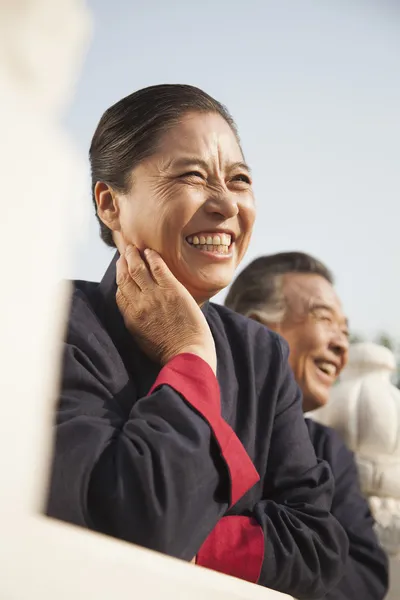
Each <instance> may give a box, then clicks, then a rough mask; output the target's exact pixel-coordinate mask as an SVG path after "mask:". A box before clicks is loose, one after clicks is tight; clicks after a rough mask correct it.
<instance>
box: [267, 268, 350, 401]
mask: <svg viewBox="0 0 400 600" xmlns="http://www.w3.org/2000/svg"><path fill="white" fill-rule="evenodd" d="M283 293H284V296H285V298H286V302H287V307H288V308H287V313H286V316H285V319H284V321H283V322H282V323H281V324H280V326H279V329H278V330H279V333H280V334H281V335H282V336H283V337H284V338H285V339H286V340H287V342H288V343H289V347H290V356H289V362H290V365H291V367H292V369H293V372H294V375H295V378H296V381H297V383H298V384H299V386H300V388H301V390H302V392H303V410H304V411H305V412H307V411H310V410H314V409H316V408H319V407H321V406H324V405H325V404H326V402H327V401H328V398H329V391H330V388H331V387H332V385H333V384H334V382H335V381H336V379H337V378H338V376H339V374H340V372H341V371H342V369H343V368H344V367H345V365H346V363H347V358H348V346H349V342H348V324H347V319H346V317H345V315H344V314H343V310H342V306H341V303H340V301H339V298H338V297H337V295H336V293H335V290H334V289H333V287H332V285H331V284H330V283H329V282H328V281H327V280H326V279H324V278H323V277H321V276H320V275H314V274H303V273H288V274H287V275H285V276H284V281H283Z"/></svg>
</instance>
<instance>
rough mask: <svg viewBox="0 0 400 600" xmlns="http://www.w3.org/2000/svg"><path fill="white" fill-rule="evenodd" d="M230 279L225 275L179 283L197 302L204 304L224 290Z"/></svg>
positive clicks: (192, 278)
mask: <svg viewBox="0 0 400 600" xmlns="http://www.w3.org/2000/svg"><path fill="white" fill-rule="evenodd" d="M231 280H232V277H228V276H227V275H225V276H222V275H220V276H219V277H209V278H207V279H204V278H203V277H202V278H194V277H191V278H190V280H187V281H186V282H181V283H183V285H184V286H185V288H186V289H187V290H188V291H189V292H190V293H191V295H192V296H193V298H195V300H196V301H197V302H205V301H207V300H210V299H211V298H212V297H213V296H216V295H217V294H218V293H219V292H221V291H222V290H223V289H225V288H226V287H227V286H228V285H229V284H230V282H231Z"/></svg>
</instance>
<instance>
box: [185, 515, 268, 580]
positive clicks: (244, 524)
mask: <svg viewBox="0 0 400 600" xmlns="http://www.w3.org/2000/svg"><path fill="white" fill-rule="evenodd" d="M264 547H265V544H264V532H263V530H262V527H261V526H260V525H259V524H258V523H257V521H256V520H255V519H253V518H252V517H243V516H229V517H223V518H222V519H221V520H220V521H219V522H218V523H217V525H216V526H215V528H214V529H213V531H212V532H211V533H210V535H209V536H208V538H207V539H206V541H205V542H204V544H203V545H202V547H201V548H200V550H199V552H198V554H197V557H196V564H198V565H200V566H202V567H206V568H207V569H212V570H213V571H219V572H220V573H225V575H232V576H233V577H238V578H239V579H245V580H246V581H250V582H251V583H257V582H258V580H259V578H260V573H261V567H262V564H263V560H264Z"/></svg>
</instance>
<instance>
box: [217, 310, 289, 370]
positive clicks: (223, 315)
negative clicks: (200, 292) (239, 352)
mask: <svg viewBox="0 0 400 600" xmlns="http://www.w3.org/2000/svg"><path fill="white" fill-rule="evenodd" d="M207 320H208V321H209V323H210V325H211V327H212V329H213V332H215V331H216V332H217V333H218V334H219V335H221V336H224V337H225V338H226V339H227V341H228V342H231V343H240V344H241V348H242V349H243V350H245V349H250V348H254V349H257V350H258V351H263V352H267V353H269V354H271V355H275V356H276V357H277V358H278V359H279V358H280V359H286V358H287V356H288V354H289V351H288V345H287V343H286V341H285V340H284V339H283V338H282V337H281V336H280V335H278V334H277V333H275V332H274V331H271V330H270V329H268V328H267V327H265V326H264V325H262V324H261V323H258V322H257V321H255V320H254V319H249V318H248V317H244V316H243V315H239V314H238V313H236V312H234V311H233V310H231V309H229V308H227V307H226V306H223V305H220V304H214V303H211V302H210V303H209V306H208V313H207ZM264 358H265V354H264Z"/></svg>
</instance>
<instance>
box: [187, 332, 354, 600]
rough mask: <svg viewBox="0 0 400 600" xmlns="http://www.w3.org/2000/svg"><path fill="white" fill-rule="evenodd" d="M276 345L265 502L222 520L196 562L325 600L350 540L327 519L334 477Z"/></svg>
mask: <svg viewBox="0 0 400 600" xmlns="http://www.w3.org/2000/svg"><path fill="white" fill-rule="evenodd" d="M277 343H278V344H279V348H280V353H281V360H280V365H279V366H278V368H279V369H280V374H279V396H278V400H277V404H276V414H275V420H274V425H273V431H272V438H271V445H270V451H269V456H268V465H267V472H266V479H265V481H266V485H265V489H264V491H263V499H262V500H261V501H260V502H258V503H257V504H256V505H255V506H254V508H253V511H252V514H251V515H239V516H238V517H231V516H226V517H224V518H223V519H221V521H220V522H219V523H218V526H217V527H216V528H215V529H214V530H213V532H212V533H211V534H210V536H209V537H208V538H207V540H206V542H205V544H204V545H203V546H202V548H201V549H200V552H199V554H198V560H197V562H198V563H199V564H200V565H204V566H208V567H210V568H215V569H216V570H220V571H223V572H226V573H229V574H231V575H236V576H240V577H243V578H244V579H248V580H250V581H254V582H258V583H259V584H261V585H263V586H266V587H270V588H273V589H276V590H278V591H281V592H283V593H286V594H289V595H291V596H294V597H296V598H298V599H302V598H304V599H306V598H307V599H308V600H312V599H315V598H321V597H322V596H324V595H325V594H326V593H327V592H328V591H329V590H330V589H332V588H333V587H334V586H335V585H336V584H337V583H338V581H339V580H340V578H341V576H342V573H343V568H344V563H345V560H346V558H347V554H348V541H347V537H346V534H345V532H344V531H343V529H342V527H341V526H340V525H339V523H338V522H337V520H336V519H335V518H334V517H333V516H332V515H331V514H330V509H331V503H332V496H333V487H334V484H333V477H332V473H331V470H330V468H329V466H328V465H327V464H326V463H325V462H323V461H317V459H316V456H315V453H314V449H313V447H312V444H311V441H310V437H309V435H308V430H307V427H306V424H305V421H304V417H303V412H302V398H301V393H300V391H299V389H298V386H297V384H296V383H295V381H294V378H293V375H292V372H291V370H290V368H289V365H288V363H287V354H288V352H287V346H286V344H285V343H284V342H282V341H277ZM261 394H262V397H261V401H262V402H268V401H269V396H270V393H269V390H268V387H267V385H266V386H265V389H263V390H262V392H261ZM245 556H248V557H249V558H250V560H248V561H246V560H245V558H244V557H245Z"/></svg>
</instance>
